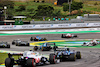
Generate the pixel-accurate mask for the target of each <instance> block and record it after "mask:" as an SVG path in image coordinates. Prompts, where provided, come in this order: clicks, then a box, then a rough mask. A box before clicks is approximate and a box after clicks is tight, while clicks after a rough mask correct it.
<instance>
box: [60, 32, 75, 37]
mask: <svg viewBox="0 0 100 67" xmlns="http://www.w3.org/2000/svg"><path fill="white" fill-rule="evenodd" d="M74 37H77V35H74V34H70V33H68V34H62V35H61V38H74Z"/></svg>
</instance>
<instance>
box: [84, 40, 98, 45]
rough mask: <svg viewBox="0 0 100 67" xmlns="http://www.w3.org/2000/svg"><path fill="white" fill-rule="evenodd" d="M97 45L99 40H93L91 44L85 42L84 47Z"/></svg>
mask: <svg viewBox="0 0 100 67" xmlns="http://www.w3.org/2000/svg"><path fill="white" fill-rule="evenodd" d="M97 44H99V42H98V41H97V40H93V41H91V42H87V43H86V42H84V43H83V45H82V46H96V45H97Z"/></svg>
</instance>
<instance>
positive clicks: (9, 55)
mask: <svg viewBox="0 0 100 67" xmlns="http://www.w3.org/2000/svg"><path fill="white" fill-rule="evenodd" d="M12 56H23V53H8V57H9V58H11V57H12Z"/></svg>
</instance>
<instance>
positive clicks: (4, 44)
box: [0, 41, 10, 48]
mask: <svg viewBox="0 0 100 67" xmlns="http://www.w3.org/2000/svg"><path fill="white" fill-rule="evenodd" d="M0 47H1V48H10V44H8V43H7V42H3V41H2V42H0Z"/></svg>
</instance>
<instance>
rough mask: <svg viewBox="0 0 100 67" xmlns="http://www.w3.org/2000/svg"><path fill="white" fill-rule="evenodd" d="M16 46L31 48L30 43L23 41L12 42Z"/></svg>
mask: <svg viewBox="0 0 100 67" xmlns="http://www.w3.org/2000/svg"><path fill="white" fill-rule="evenodd" d="M14 44H15V45H16V46H29V43H28V41H21V40H19V39H18V40H13V41H12V45H14Z"/></svg>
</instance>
